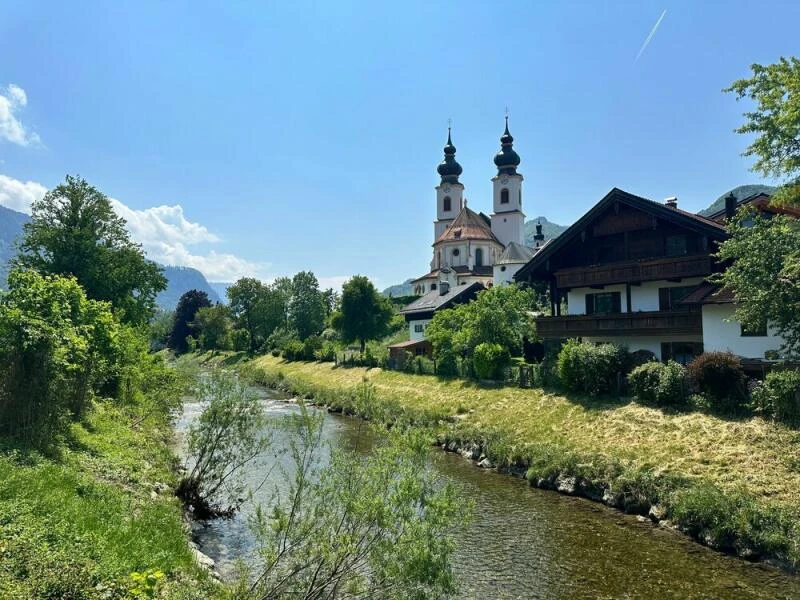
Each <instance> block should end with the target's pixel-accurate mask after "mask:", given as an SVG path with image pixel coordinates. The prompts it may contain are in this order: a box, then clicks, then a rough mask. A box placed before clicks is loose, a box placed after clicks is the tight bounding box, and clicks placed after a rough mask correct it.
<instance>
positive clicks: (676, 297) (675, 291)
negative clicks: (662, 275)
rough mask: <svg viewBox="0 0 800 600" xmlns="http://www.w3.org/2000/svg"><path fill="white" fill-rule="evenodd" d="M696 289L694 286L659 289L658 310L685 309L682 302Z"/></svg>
mask: <svg viewBox="0 0 800 600" xmlns="http://www.w3.org/2000/svg"><path fill="white" fill-rule="evenodd" d="M694 288H695V286H692V285H686V286H683V285H680V286H675V287H668V288H658V310H676V309H679V308H683V307H682V306H681V304H680V301H681V300H683V299H684V298H686V296H688V295H689V292H691V291H692V290H693V289H694Z"/></svg>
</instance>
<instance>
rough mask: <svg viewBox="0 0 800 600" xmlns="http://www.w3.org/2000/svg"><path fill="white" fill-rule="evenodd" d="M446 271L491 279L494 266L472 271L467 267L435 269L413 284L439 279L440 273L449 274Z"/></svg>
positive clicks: (418, 278) (484, 266)
mask: <svg viewBox="0 0 800 600" xmlns="http://www.w3.org/2000/svg"><path fill="white" fill-rule="evenodd" d="M445 269H449V270H452V271H453V272H454V273H455V274H456V275H474V276H476V277H491V276H492V265H482V266H480V267H473V269H472V270H470V268H469V267H468V266H466V265H459V266H457V267H444V268H443V269H434V270H433V271H431V272H430V273H426V274H425V275H423V276H422V277H417V278H416V279H414V280H412V281H411V283H417V282H418V281H423V280H426V279H438V278H439V273H442V272H447V271H445Z"/></svg>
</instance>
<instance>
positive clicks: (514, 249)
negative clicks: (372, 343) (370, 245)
mask: <svg viewBox="0 0 800 600" xmlns="http://www.w3.org/2000/svg"><path fill="white" fill-rule="evenodd" d="M500 146H501V147H500V151H499V152H498V153H497V154H496V155H495V157H494V164H495V166H496V167H497V175H495V176H494V177H493V178H492V190H493V191H492V208H493V210H492V214H491V215H486V214H484V213H482V212H475V211H474V210H473V209H472V208H470V207H469V206H468V205H467V200H466V197H465V195H464V184H462V183H461V182H460V181H459V176H460V175H461V173H462V171H463V169H462V168H461V165H460V164H458V162H457V161H456V148H455V146H454V145H453V142H452V139H451V135H450V131H449V129H448V134H447V144H446V145H445V147H444V160H443V161H442V162H441V164H439V166H438V167H437V169H436V170H437V172H438V174H439V176H440V177H441V181H440V182H439V185H437V186H436V220H435V221H434V223H433V258H432V259H431V263H430V270H429V272H428V273H427V274H425V275H423V276H422V277H419V278H417V279H415V280H414V282H413V285H414V293H415V294H416V295H420V296H424V295H426V294H430V293H432V292H444V293H447V292H449V290H451V289H453V288H455V287H457V286H462V285H467V284H472V283H480V284H482V285H483V286H484V287H491V286H492V285H502V284H508V283H511V282H513V276H514V274H515V273H516V272H517V271H518V270H519V269H520V268H521V267H522V266H523V265H524V264H525V263H527V262H528V261H529V260H530V259H531V257H533V255H534V254H535V252H536V249H534V248H529V247H527V246H525V213H524V212H523V210H522V182H523V179H524V178H523V176H522V174H521V173H519V172H518V171H517V167H518V166H519V164H520V162H521V161H520V157H519V154H517V153H516V152H515V151H514V138H513V137H512V136H511V133H510V132H509V130H508V118H507V117H506V127H505V131H504V132H503V135H502V137H501V138H500ZM535 239H536V246H537V247H538V246H541V245H542V240H543V239H544V236H542V234H541V226H539V227H538V228H537V235H536V236H535ZM442 288H444V289H442Z"/></svg>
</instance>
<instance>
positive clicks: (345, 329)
mask: <svg viewBox="0 0 800 600" xmlns="http://www.w3.org/2000/svg"><path fill="white" fill-rule="evenodd" d="M393 312H394V311H393V310H392V305H391V302H390V301H389V300H388V299H387V298H384V297H383V296H382V295H380V294H379V293H378V290H377V289H375V286H374V285H372V282H371V281H370V280H369V279H368V278H366V277H364V276H363V275H355V276H354V277H353V278H351V279H350V280H349V281H348V282H346V283H345V284H344V286H342V300H341V308H340V310H339V311H338V312H337V313H336V314H335V315H334V317H333V327H334V328H335V329H337V330H338V331H339V332H340V333H341V335H342V339H343V340H344V341H345V342H353V341H356V340H358V342H359V343H360V344H361V352H362V353H363V352H364V347H365V346H366V343H367V340H374V339H377V338H380V337H382V336H384V335H386V332H387V330H388V327H389V322H390V321H391V319H392V314H393Z"/></svg>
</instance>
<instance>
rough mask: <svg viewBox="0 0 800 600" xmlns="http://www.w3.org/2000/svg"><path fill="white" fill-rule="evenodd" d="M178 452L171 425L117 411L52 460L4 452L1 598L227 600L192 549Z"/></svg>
mask: <svg viewBox="0 0 800 600" xmlns="http://www.w3.org/2000/svg"><path fill="white" fill-rule="evenodd" d="M171 445H172V428H171V426H170V423H169V420H168V419H167V418H165V417H164V416H163V415H149V416H148V415H144V416H143V415H140V414H135V413H134V412H131V411H130V410H126V409H125V408H123V407H120V406H117V405H115V404H113V403H110V402H108V403H106V402H103V403H98V404H97V405H96V406H95V408H94V409H93V411H92V412H91V414H90V415H89V416H88V417H87V418H86V420H85V421H84V422H83V423H75V424H73V425H72V427H71V430H70V434H69V436H68V437H67V439H65V440H64V441H63V443H61V444H59V445H57V446H56V447H55V448H53V450H52V452H50V453H48V454H47V455H43V454H41V453H37V452H32V451H26V450H25V449H23V448H19V447H14V446H12V445H10V443H9V442H5V444H4V446H3V447H2V452H0V523H1V524H2V527H0V597H2V598H8V599H20V600H22V599H25V600H30V599H32V598H75V599H95V598H97V599H100V598H139V597H142V598H144V597H149V596H146V590H147V589H148V586H151V585H152V586H155V585H157V586H158V589H159V596H158V597H160V598H181V599H183V600H189V599H192V598H196V599H198V600H200V599H206V598H219V597H222V596H221V594H222V591H223V590H222V589H221V588H220V586H218V585H217V584H216V583H215V582H214V581H213V579H212V578H211V576H210V575H209V574H208V573H207V571H206V570H205V569H203V568H201V567H199V566H198V564H197V562H196V560H195V555H194V553H193V551H192V550H191V548H190V546H189V544H188V529H187V527H186V525H185V521H184V517H183V510H182V508H181V506H180V503H179V502H178V501H177V499H176V498H175V497H174V495H173V492H172V490H173V488H174V484H175V477H176V469H175V467H176V463H175V457H174V455H173V453H172V451H171ZM137 590H138V591H137ZM139 594H140V595H139Z"/></svg>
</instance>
